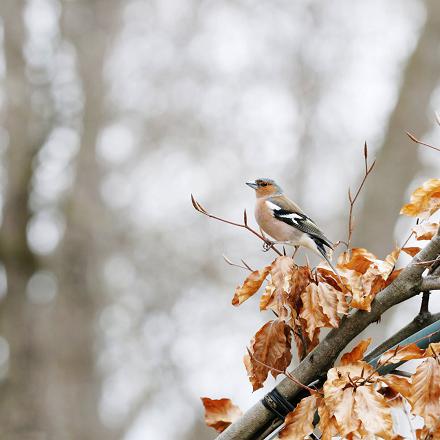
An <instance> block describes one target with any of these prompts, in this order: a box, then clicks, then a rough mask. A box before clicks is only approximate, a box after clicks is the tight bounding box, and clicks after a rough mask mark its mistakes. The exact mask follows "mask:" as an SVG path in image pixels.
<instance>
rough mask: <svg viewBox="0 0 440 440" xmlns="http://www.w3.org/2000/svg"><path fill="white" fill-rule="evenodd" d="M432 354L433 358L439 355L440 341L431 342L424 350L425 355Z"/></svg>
mask: <svg viewBox="0 0 440 440" xmlns="http://www.w3.org/2000/svg"><path fill="white" fill-rule="evenodd" d="M428 356H433V357H435V358H437V357H439V356H440V342H431V343H430V344H429V346H428V348H427V349H426V351H425V357H428Z"/></svg>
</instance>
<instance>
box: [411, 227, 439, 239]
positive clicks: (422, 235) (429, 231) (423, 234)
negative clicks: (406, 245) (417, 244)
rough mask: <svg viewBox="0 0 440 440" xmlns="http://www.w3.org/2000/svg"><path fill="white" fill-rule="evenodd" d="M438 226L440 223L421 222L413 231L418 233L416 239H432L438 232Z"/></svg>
mask: <svg viewBox="0 0 440 440" xmlns="http://www.w3.org/2000/svg"><path fill="white" fill-rule="evenodd" d="M438 227H439V224H438V223H420V225H416V226H414V228H412V231H413V232H414V233H415V234H416V240H431V238H432V237H434V235H435V234H437V231H438Z"/></svg>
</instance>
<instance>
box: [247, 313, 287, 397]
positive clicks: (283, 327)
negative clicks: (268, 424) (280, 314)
mask: <svg viewBox="0 0 440 440" xmlns="http://www.w3.org/2000/svg"><path fill="white" fill-rule="evenodd" d="M291 340H292V336H291V328H290V327H289V326H288V325H287V324H286V323H285V322H284V321H283V320H280V319H276V320H274V321H269V322H267V323H266V324H264V325H263V327H261V329H260V330H258V332H257V333H256V334H255V336H254V338H253V340H252V341H251V346H250V349H249V351H250V355H249V354H247V355H245V356H244V364H245V367H246V370H247V373H248V376H249V380H250V382H251V384H252V387H253V390H254V391H255V390H258V389H259V388H261V387H262V386H263V383H264V381H265V380H266V378H267V375H268V374H269V372H270V368H268V367H272V368H274V369H276V370H280V371H284V370H285V369H286V368H287V367H288V366H289V364H290V361H291V360H292V353H291V350H290V349H291ZM277 374H278V373H277V372H275V371H272V375H273V376H274V377H276V376H277Z"/></svg>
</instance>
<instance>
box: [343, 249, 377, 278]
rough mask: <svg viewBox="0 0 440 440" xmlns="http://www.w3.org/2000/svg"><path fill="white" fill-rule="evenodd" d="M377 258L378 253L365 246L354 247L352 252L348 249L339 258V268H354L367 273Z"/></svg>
mask: <svg viewBox="0 0 440 440" xmlns="http://www.w3.org/2000/svg"><path fill="white" fill-rule="evenodd" d="M375 260H377V257H376V255H374V254H372V253H371V252H369V251H367V249H364V248H353V249H351V252H349V251H346V252H344V253H343V254H341V255H340V256H339V258H338V264H337V267H338V268H339V269H349V270H354V271H356V272H358V273H361V274H363V273H365V272H366V271H367V270H368V268H369V267H370V266H371V263H372V262H373V261H375Z"/></svg>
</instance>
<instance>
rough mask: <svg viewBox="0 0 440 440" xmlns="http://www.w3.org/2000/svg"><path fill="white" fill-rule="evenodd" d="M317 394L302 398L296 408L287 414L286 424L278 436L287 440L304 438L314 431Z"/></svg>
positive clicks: (301, 439)
mask: <svg viewBox="0 0 440 440" xmlns="http://www.w3.org/2000/svg"><path fill="white" fill-rule="evenodd" d="M316 401H317V398H316V396H315V395H312V396H309V397H305V398H304V399H302V400H301V401H300V402H299V404H298V405H297V406H296V408H295V409H294V410H293V411H292V412H290V413H289V414H287V416H286V419H285V421H284V423H285V426H284V428H283V429H282V430H281V431H280V433H279V435H278V437H279V438H280V439H286V440H303V439H304V437H305V436H307V435H309V434H311V433H312V432H313V429H314V427H313V417H314V415H315V411H316Z"/></svg>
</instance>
